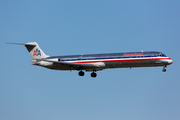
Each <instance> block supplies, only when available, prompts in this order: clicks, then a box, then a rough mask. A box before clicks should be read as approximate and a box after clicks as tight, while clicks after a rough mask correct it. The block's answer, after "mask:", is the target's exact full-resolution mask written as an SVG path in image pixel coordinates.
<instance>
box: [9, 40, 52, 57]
mask: <svg viewBox="0 0 180 120" xmlns="http://www.w3.org/2000/svg"><path fill="white" fill-rule="evenodd" d="M7 44H17V45H24V46H25V47H26V48H27V50H28V52H29V53H30V55H31V56H32V58H33V59H34V60H36V59H42V58H46V57H49V55H46V54H45V53H44V52H43V51H42V49H41V48H40V47H39V45H38V44H37V42H30V43H25V44H21V43H7Z"/></svg>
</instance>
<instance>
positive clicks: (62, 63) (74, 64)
mask: <svg viewBox="0 0 180 120" xmlns="http://www.w3.org/2000/svg"><path fill="white" fill-rule="evenodd" d="M41 60H42V61H47V62H53V63H55V64H61V65H71V66H77V67H91V68H92V67H93V68H99V67H104V66H105V64H104V63H103V62H95V63H73V62H66V61H54V60H50V59H41Z"/></svg>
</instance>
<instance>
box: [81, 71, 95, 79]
mask: <svg viewBox="0 0 180 120" xmlns="http://www.w3.org/2000/svg"><path fill="white" fill-rule="evenodd" d="M78 74H79V76H84V74H85V73H84V72H83V71H82V70H81V71H79V73H78ZM96 76H97V74H96V73H95V71H93V72H92V73H91V77H93V78H95V77H96Z"/></svg>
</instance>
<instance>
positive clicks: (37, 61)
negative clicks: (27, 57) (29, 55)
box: [31, 60, 53, 66]
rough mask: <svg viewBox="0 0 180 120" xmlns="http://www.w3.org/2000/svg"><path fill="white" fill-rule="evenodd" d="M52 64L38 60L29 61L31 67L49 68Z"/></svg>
mask: <svg viewBox="0 0 180 120" xmlns="http://www.w3.org/2000/svg"><path fill="white" fill-rule="evenodd" d="M52 64H53V63H52V62H46V61H39V60H32V61H31V65H40V66H50V65H52Z"/></svg>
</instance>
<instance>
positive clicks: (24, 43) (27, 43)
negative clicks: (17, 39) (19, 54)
mask: <svg viewBox="0 0 180 120" xmlns="http://www.w3.org/2000/svg"><path fill="white" fill-rule="evenodd" d="M6 44H15V45H24V46H26V45H30V46H36V45H34V44H30V43H6Z"/></svg>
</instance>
